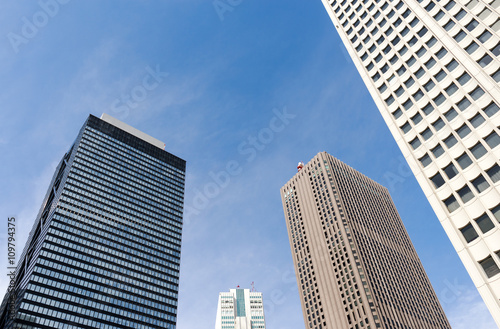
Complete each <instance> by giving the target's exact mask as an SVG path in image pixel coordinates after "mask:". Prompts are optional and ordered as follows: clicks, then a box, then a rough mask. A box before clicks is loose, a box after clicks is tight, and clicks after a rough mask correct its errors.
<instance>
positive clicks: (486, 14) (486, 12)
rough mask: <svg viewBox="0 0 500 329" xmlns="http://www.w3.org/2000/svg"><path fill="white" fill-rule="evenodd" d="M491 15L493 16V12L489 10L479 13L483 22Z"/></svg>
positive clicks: (485, 9)
mask: <svg viewBox="0 0 500 329" xmlns="http://www.w3.org/2000/svg"><path fill="white" fill-rule="evenodd" d="M490 15H491V10H489V9H488V8H484V9H483V11H481V12H480V13H479V15H478V17H479V18H481V19H482V20H485V19H486V18H487V17H488V16H490Z"/></svg>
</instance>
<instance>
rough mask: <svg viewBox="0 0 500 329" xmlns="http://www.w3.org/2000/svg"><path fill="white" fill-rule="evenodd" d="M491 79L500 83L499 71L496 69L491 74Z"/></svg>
mask: <svg viewBox="0 0 500 329" xmlns="http://www.w3.org/2000/svg"><path fill="white" fill-rule="evenodd" d="M491 77H492V78H493V80H495V81H496V82H500V69H498V70H497V71H496V72H495V73H493V74H492V75H491Z"/></svg>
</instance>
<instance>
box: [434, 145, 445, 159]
mask: <svg viewBox="0 0 500 329" xmlns="http://www.w3.org/2000/svg"><path fill="white" fill-rule="evenodd" d="M431 151H432V154H434V156H435V157H436V158H439V157H440V156H441V155H442V154H443V153H444V149H443V147H442V146H441V144H438V145H437V146H436V147H435V148H433V149H432V150H431Z"/></svg>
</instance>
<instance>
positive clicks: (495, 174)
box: [486, 163, 500, 183]
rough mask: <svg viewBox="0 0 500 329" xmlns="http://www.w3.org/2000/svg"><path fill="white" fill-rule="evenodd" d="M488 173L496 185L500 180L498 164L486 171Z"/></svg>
mask: <svg viewBox="0 0 500 329" xmlns="http://www.w3.org/2000/svg"><path fill="white" fill-rule="evenodd" d="M486 173H487V174H488V176H490V178H491V180H492V181H493V183H496V182H498V181H499V180H500V166H499V165H498V164H496V163H495V165H494V166H493V167H491V168H490V169H488V170H486Z"/></svg>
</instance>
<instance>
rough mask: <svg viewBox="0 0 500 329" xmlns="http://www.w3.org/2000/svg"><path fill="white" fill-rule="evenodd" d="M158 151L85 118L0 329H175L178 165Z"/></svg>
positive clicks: (142, 137) (113, 126) (112, 123)
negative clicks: (12, 310)
mask: <svg viewBox="0 0 500 329" xmlns="http://www.w3.org/2000/svg"><path fill="white" fill-rule="evenodd" d="M163 148H164V144H163V143H162V142H160V141H158V140H157V139H155V138H153V137H150V136H148V135H146V134H145V133H143V132H141V131H139V130H137V129H135V128H133V127H130V126H128V125H126V124H125V123H123V122H121V121H118V120H116V119H114V118H112V117H110V116H108V115H106V114H103V116H102V117H101V119H99V118H97V117H95V116H93V115H90V116H89V117H88V119H87V121H86V122H85V124H84V125H83V127H82V129H81V130H80V133H79V134H78V136H77V138H76V140H75V142H74V144H73V145H72V146H71V147H70V149H69V151H68V152H67V153H66V154H65V155H64V156H63V158H62V160H61V162H60V163H59V165H58V167H57V169H56V171H55V173H54V176H53V178H52V181H51V183H50V186H49V189H48V191H47V194H46V196H45V199H44V202H43V204H42V207H41V208H40V211H39V213H38V216H37V218H36V220H35V224H34V226H33V229H32V231H31V233H30V236H29V238H28V241H27V244H26V247H25V248H24V251H23V253H22V255H21V257H20V262H19V264H18V268H17V276H16V281H15V287H14V289H13V290H12V291H11V292H10V293H8V294H7V295H6V297H5V299H4V301H3V303H2V308H1V313H0V327H2V328H172V329H173V328H175V327H176V311H177V300H178V286H179V264H180V251H181V233H182V209H183V199H184V179H185V166H186V163H185V161H184V160H182V159H180V158H178V157H176V156H174V155H172V154H170V153H168V152H166V151H165V150H164V149H163ZM10 297H12V299H11V298H10ZM11 307H13V308H14V312H11V311H10V310H11Z"/></svg>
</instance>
